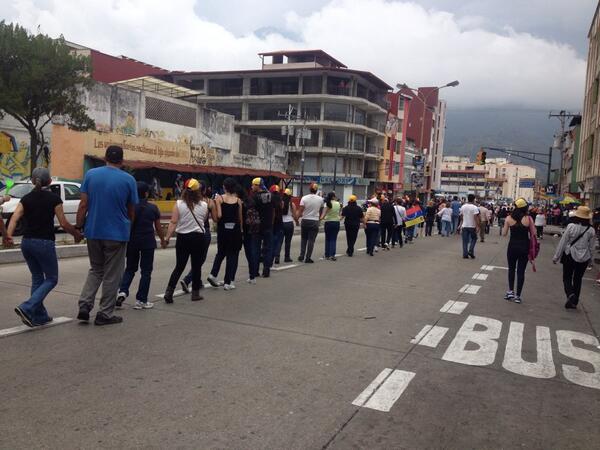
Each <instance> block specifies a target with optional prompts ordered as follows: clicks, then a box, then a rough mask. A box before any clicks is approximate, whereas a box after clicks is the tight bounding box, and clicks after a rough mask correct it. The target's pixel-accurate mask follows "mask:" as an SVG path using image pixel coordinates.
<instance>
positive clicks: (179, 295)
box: [156, 269, 275, 298]
mask: <svg viewBox="0 0 600 450" xmlns="http://www.w3.org/2000/svg"><path fill="white" fill-rule="evenodd" d="M272 270H275V269H272ZM219 283H220V286H217V287H215V286H213V285H212V284H210V283H204V287H205V288H213V289H219V288H222V287H223V282H222V281H219ZM191 287H192V285H191V284H190V292H191ZM190 292H184V291H182V290H181V289H179V290H177V291H175V292H173V298H175V297H181V296H182V295H186V294H189V293H190ZM156 297H158V298H165V294H158V295H157V296H156Z"/></svg>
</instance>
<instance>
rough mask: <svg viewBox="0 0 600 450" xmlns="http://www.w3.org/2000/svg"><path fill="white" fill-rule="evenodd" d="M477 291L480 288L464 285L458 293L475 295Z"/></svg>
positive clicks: (474, 285)
mask: <svg viewBox="0 0 600 450" xmlns="http://www.w3.org/2000/svg"><path fill="white" fill-rule="evenodd" d="M479 289H481V286H477V285H476V284H465V285H464V286H463V287H461V288H460V289H459V291H458V292H460V293H461V294H477V293H478V292H479Z"/></svg>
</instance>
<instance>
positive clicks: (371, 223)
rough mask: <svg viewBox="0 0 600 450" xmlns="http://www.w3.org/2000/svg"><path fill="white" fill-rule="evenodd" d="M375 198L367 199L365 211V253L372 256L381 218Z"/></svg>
mask: <svg viewBox="0 0 600 450" xmlns="http://www.w3.org/2000/svg"><path fill="white" fill-rule="evenodd" d="M378 203H379V202H378V201H377V199H371V200H369V205H368V208H367V212H366V213H365V217H364V223H365V233H366V235H367V255H370V256H373V252H374V251H375V245H377V235H378V233H379V227H380V225H379V222H380V220H381V211H380V210H379V208H378V207H377V204H378Z"/></svg>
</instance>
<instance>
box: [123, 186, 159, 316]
mask: <svg viewBox="0 0 600 450" xmlns="http://www.w3.org/2000/svg"><path fill="white" fill-rule="evenodd" d="M137 192H138V198H139V200H140V202H139V203H138V204H137V205H136V207H135V217H134V219H133V223H132V225H131V239H130V240H129V243H128V244H127V254H126V256H127V264H126V265H125V272H124V273H123V278H122V279H121V287H120V288H119V293H118V294H117V303H116V307H117V308H121V306H122V305H123V302H124V301H125V300H126V299H127V297H129V287H130V286H131V282H132V281H133V277H134V276H135V273H136V272H137V270H138V268H139V269H140V284H139V286H138V290H137V294H136V295H135V304H134V306H133V309H138V310H139V309H150V308H153V307H154V303H152V302H149V301H148V292H149V291H150V283H151V281H152V269H153V265H154V252H155V250H156V239H155V237H154V232H155V231H156V234H157V235H158V237H159V238H160V243H161V245H162V244H163V243H164V241H165V236H164V232H163V229H162V225H161V223H160V211H159V209H158V207H157V206H156V205H155V204H153V203H149V202H148V196H149V193H150V186H148V184H147V183H145V182H143V181H138V182H137Z"/></svg>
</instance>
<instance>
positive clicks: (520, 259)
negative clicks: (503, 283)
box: [506, 247, 528, 297]
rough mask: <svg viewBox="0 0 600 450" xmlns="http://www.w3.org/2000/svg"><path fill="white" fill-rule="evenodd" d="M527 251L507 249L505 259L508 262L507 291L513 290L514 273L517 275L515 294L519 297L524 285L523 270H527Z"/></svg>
mask: <svg viewBox="0 0 600 450" xmlns="http://www.w3.org/2000/svg"><path fill="white" fill-rule="evenodd" d="M527 254H528V251H527V250H525V249H514V248H510V247H509V248H508V250H507V252H506V259H507V260H508V289H509V290H511V291H514V289H515V271H516V273H517V292H516V294H517V295H518V296H519V297H520V296H521V292H523V285H524V284H525V269H527V262H528V258H527Z"/></svg>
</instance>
